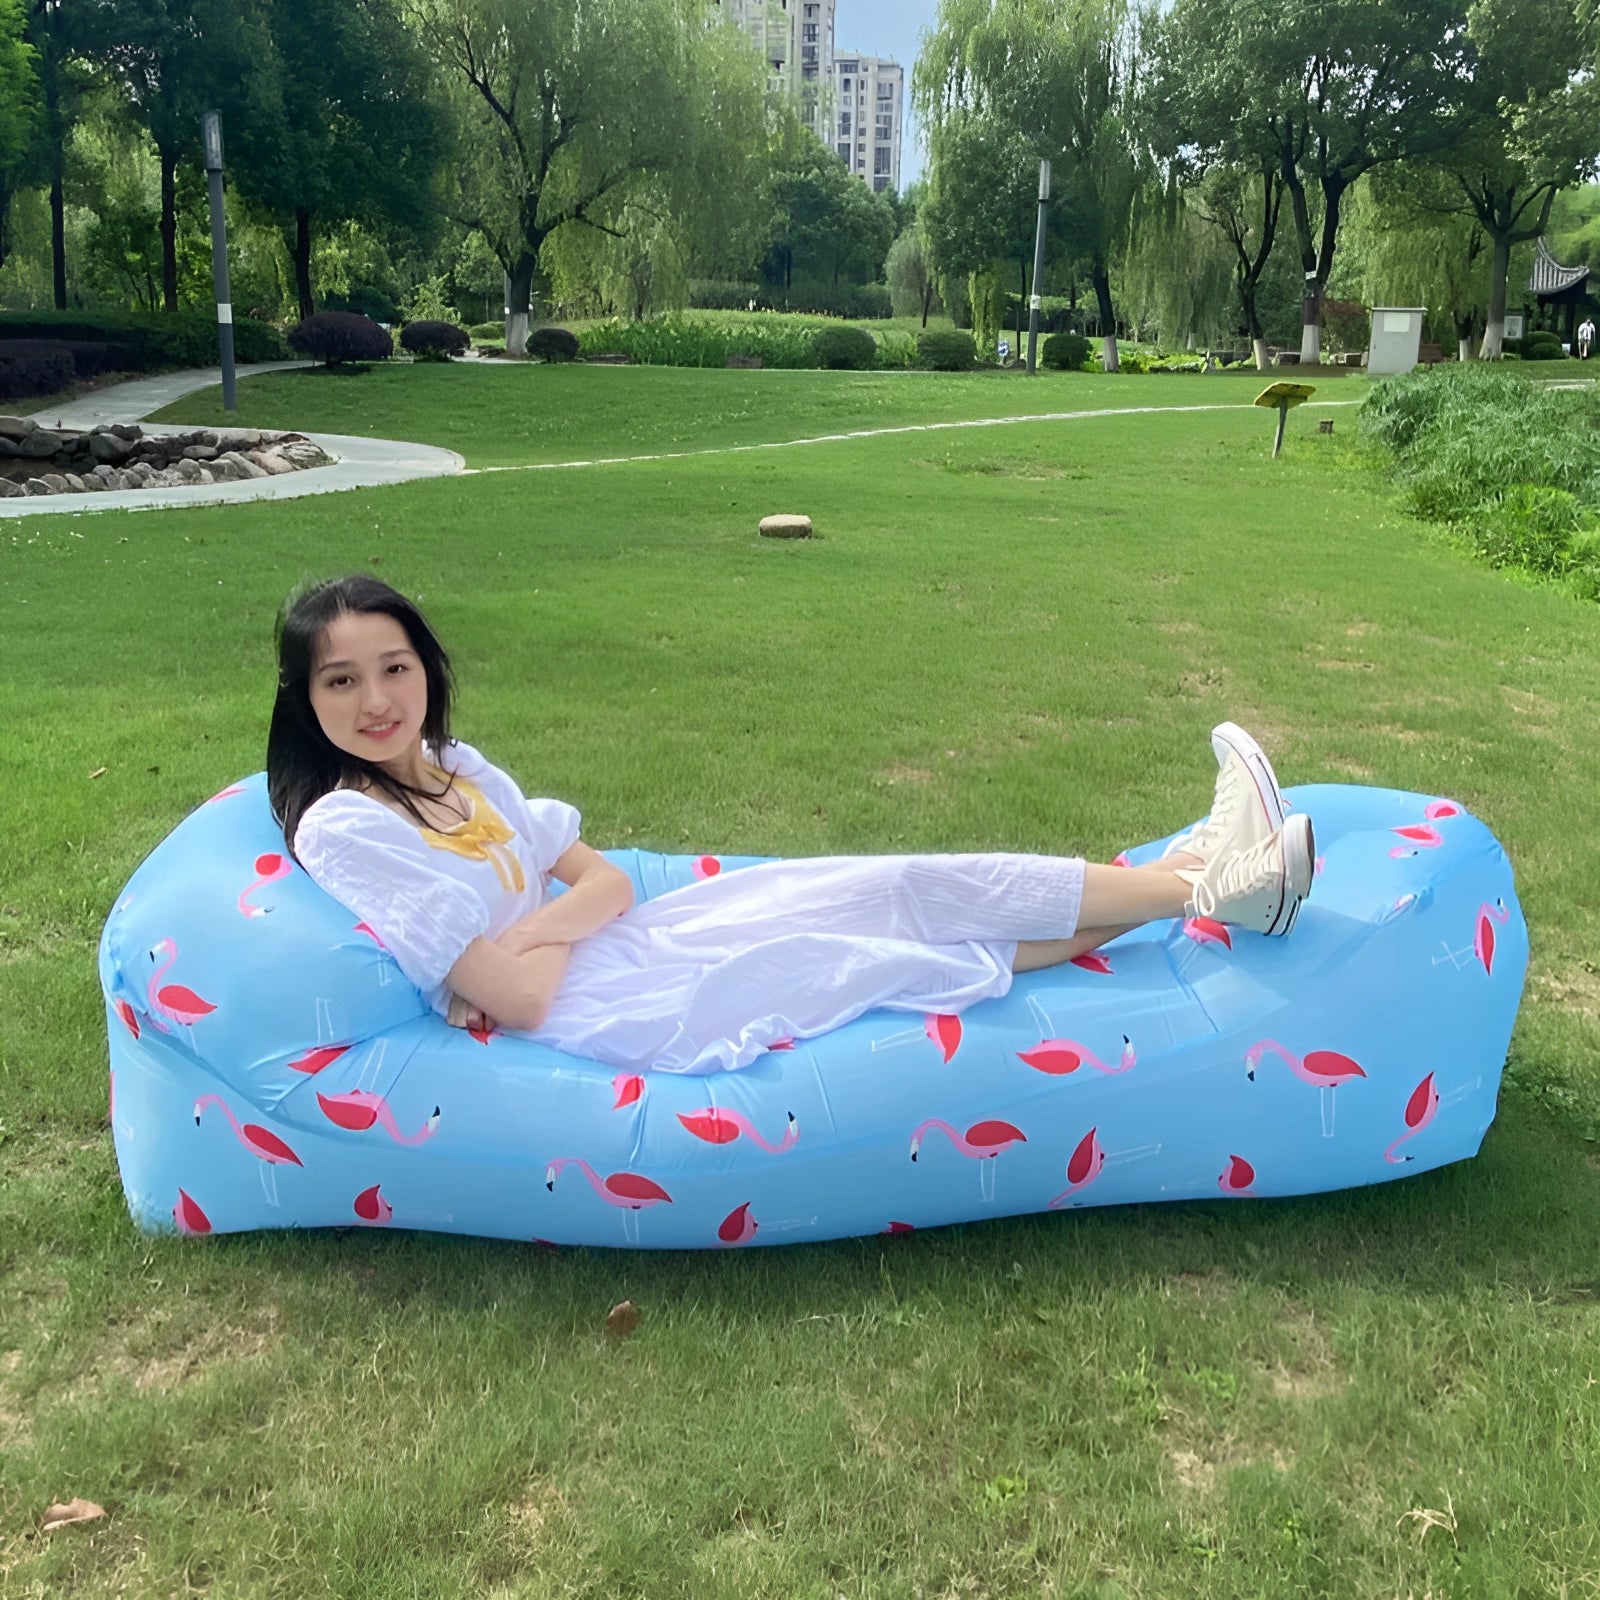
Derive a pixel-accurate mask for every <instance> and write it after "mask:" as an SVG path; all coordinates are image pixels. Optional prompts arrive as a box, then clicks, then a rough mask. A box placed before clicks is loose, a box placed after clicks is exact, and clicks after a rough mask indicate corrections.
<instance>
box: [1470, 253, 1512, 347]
mask: <svg viewBox="0 0 1600 1600" xmlns="http://www.w3.org/2000/svg"><path fill="white" fill-rule="evenodd" d="M1510 267H1511V240H1510V239H1509V238H1508V237H1507V236H1506V235H1505V234H1501V235H1500V236H1499V237H1498V238H1496V239H1495V241H1494V253H1493V254H1492V255H1491V256H1490V258H1489V320H1488V323H1487V325H1486V326H1485V327H1484V330H1483V346H1482V348H1481V349H1480V350H1479V351H1478V354H1479V355H1480V356H1481V357H1482V358H1483V359H1484V360H1485V361H1498V360H1499V359H1500V350H1501V346H1502V345H1503V344H1504V342H1505V336H1506V274H1507V272H1508V271H1509V270H1510Z"/></svg>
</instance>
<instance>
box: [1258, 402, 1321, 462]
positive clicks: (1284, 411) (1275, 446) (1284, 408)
mask: <svg viewBox="0 0 1600 1600" xmlns="http://www.w3.org/2000/svg"><path fill="white" fill-rule="evenodd" d="M1316 392H1317V386H1316V384H1314V383H1273V384H1269V385H1268V386H1267V387H1266V388H1265V389H1263V390H1262V391H1261V393H1260V394H1258V395H1257V396H1256V398H1255V402H1254V403H1255V404H1256V405H1258V406H1266V407H1267V408H1268V409H1269V410H1275V411H1276V412H1277V413H1278V437H1277V438H1276V439H1274V440H1273V441H1272V459H1273V460H1274V461H1276V460H1277V459H1278V452H1279V451H1280V450H1281V449H1282V448H1283V425H1284V423H1285V422H1287V421H1288V420H1289V412H1290V410H1291V408H1292V407H1294V406H1303V405H1304V404H1305V403H1306V401H1307V400H1309V399H1310V398H1311V397H1312V395H1314V394H1315V393H1316Z"/></svg>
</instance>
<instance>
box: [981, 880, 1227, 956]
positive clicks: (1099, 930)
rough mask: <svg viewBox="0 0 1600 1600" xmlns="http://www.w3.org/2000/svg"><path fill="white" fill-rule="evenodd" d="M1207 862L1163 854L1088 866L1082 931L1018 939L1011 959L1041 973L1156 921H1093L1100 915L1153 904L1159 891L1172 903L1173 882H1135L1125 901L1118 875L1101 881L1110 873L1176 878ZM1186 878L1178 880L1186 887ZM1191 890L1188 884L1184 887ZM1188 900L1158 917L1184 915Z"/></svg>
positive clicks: (1181, 900) (1080, 918) (1162, 901)
mask: <svg viewBox="0 0 1600 1600" xmlns="http://www.w3.org/2000/svg"><path fill="white" fill-rule="evenodd" d="M1202 864H1203V863H1202V862H1201V859H1200V857H1199V856H1192V855H1185V854H1182V853H1179V854H1177V855H1170V856H1162V857H1161V858H1160V859H1159V860H1156V861H1145V862H1142V863H1141V864H1140V865H1139V866H1137V867H1097V866H1094V865H1092V864H1091V865H1087V866H1085V868H1084V885H1083V901H1082V904H1081V905H1080V907H1079V911H1078V931H1077V932H1076V933H1074V934H1073V935H1072V937H1071V938H1070V939H1022V940H1019V941H1018V943H1017V953H1016V956H1015V957H1014V958H1013V960H1012V963H1011V970H1012V971H1013V972H1037V971H1039V970H1040V969H1041V968H1043V967H1058V966H1060V965H1061V964H1062V963H1063V962H1066V961H1071V960H1072V959H1073V957H1074V956H1081V955H1087V954H1088V952H1089V951H1091V950H1098V949H1099V948H1100V946H1101V945H1103V944H1110V943H1111V941H1112V940H1113V939H1120V938H1121V937H1122V935H1123V934H1125V933H1132V932H1133V930H1134V929H1135V928H1140V927H1143V926H1144V923H1145V922H1151V921H1154V920H1155V917H1151V916H1147V917H1144V918H1143V919H1142V920H1141V921H1138V922H1112V923H1105V922H1101V921H1098V920H1093V918H1095V917H1100V916H1105V915H1108V914H1115V911H1116V909H1117V908H1118V907H1119V906H1121V905H1123V904H1127V905H1129V907H1130V908H1131V907H1132V906H1135V905H1137V906H1143V905H1145V904H1147V903H1148V897H1149V896H1150V895H1151V894H1154V895H1155V896H1156V898H1157V901H1158V902H1159V903H1160V904H1162V905H1166V906H1168V907H1170V905H1171V899H1172V893H1173V887H1174V886H1173V885H1171V884H1170V883H1169V884H1167V885H1165V886H1164V885H1162V884H1160V883H1155V884H1148V885H1147V884H1145V883H1143V882H1140V883H1136V884H1135V885H1134V886H1133V894H1132V899H1131V900H1125V899H1124V897H1123V896H1122V894H1121V891H1122V889H1123V885H1120V884H1118V883H1116V882H1115V881H1114V879H1102V878H1101V876H1100V874H1102V873H1111V874H1115V875H1116V876H1117V877H1122V878H1127V877H1128V876H1129V875H1130V874H1132V873H1139V874H1141V875H1142V876H1143V877H1145V878H1167V879H1169V880H1170V879H1171V877H1172V874H1173V873H1175V872H1176V871H1177V870H1178V868H1179V867H1197V866H1201V865H1202ZM1181 882H1182V880H1179V883H1180V885H1181ZM1091 883H1093V884H1094V886H1095V890H1096V894H1095V896H1094V897H1093V898H1091V893H1090V885H1091ZM1183 887H1184V888H1185V889H1186V888H1187V886H1186V885H1183ZM1184 903H1185V899H1184V898H1183V897H1180V898H1179V901H1178V905H1177V909H1176V910H1172V909H1167V910H1163V911H1159V912H1157V913H1156V916H1161V917H1175V916H1181V915H1182V913H1183V906H1184Z"/></svg>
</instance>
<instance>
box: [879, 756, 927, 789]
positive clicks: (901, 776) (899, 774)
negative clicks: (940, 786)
mask: <svg viewBox="0 0 1600 1600" xmlns="http://www.w3.org/2000/svg"><path fill="white" fill-rule="evenodd" d="M934 777H935V774H934V773H932V772H930V771H929V770H928V769H927V768H926V767H907V766H902V765H901V764H900V763H899V762H896V763H895V764H894V765H893V766H888V767H879V768H878V770H877V772H876V773H875V774H874V775H873V781H874V782H875V783H885V784H888V785H889V786H890V787H893V786H894V785H895V784H899V783H932V782H933V780H934Z"/></svg>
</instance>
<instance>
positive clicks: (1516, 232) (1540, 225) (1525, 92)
mask: <svg viewBox="0 0 1600 1600" xmlns="http://www.w3.org/2000/svg"><path fill="white" fill-rule="evenodd" d="M1467 32H1468V35H1469V37H1470V39H1471V42H1472V45H1473V47H1474V60H1473V62H1472V71H1471V75H1470V78H1469V80H1468V87H1467V91H1466V106H1465V109H1464V113H1463V115H1462V117H1461V119H1460V126H1459V132H1458V136H1457V138H1456V139H1454V140H1452V142H1451V144H1450V146H1449V147H1448V148H1447V149H1446V150H1444V151H1442V152H1440V154H1439V156H1438V157H1437V158H1436V159H1437V164H1438V165H1439V166H1440V167H1441V168H1442V169H1443V170H1444V171H1446V172H1448V173H1449V174H1450V176H1451V177H1452V178H1453V179H1454V187H1455V188H1456V190H1457V198H1456V203H1455V204H1454V205H1453V206H1451V207H1450V208H1449V209H1452V210H1455V211H1457V212H1460V213H1462V214H1464V215H1467V216H1470V217H1472V218H1473V219H1474V220H1475V221H1476V223H1477V225H1478V227H1479V228H1481V229H1482V230H1483V235H1484V237H1485V238H1487V239H1488V241H1489V246H1490V251H1491V258H1490V267H1489V309H1488V316H1487V320H1486V326H1485V328H1484V336H1483V348H1482V350H1481V352H1480V354H1481V355H1482V356H1483V357H1484V358H1485V359H1486V360H1494V359H1497V358H1498V357H1499V355H1500V351H1501V341H1502V340H1503V338H1504V336H1505V316H1506V278H1507V275H1508V269H1509V267H1510V262H1511V250H1512V247H1513V246H1514V245H1516V244H1519V243H1523V242H1526V241H1528V240H1531V239H1537V238H1538V237H1539V236H1540V235H1541V234H1542V233H1543V232H1544V231H1545V227H1546V225H1547V224H1548V222H1549V220H1550V207H1551V203H1552V202H1553V201H1554V199H1555V196H1556V192H1557V191H1558V190H1559V189H1561V188H1563V187H1564V186H1567V185H1570V184H1572V183H1575V182H1576V181H1577V180H1578V179H1579V178H1581V177H1584V176H1586V175H1589V174H1592V173H1593V171H1594V170H1595V164H1596V151H1597V148H1600V140H1597V139H1596V135H1595V129H1596V126H1597V125H1600V95H1597V93H1596V81H1595V79H1594V76H1593V74H1592V73H1591V72H1589V71H1587V70H1586V68H1587V67H1588V63H1587V61H1586V60H1585V55H1586V49H1585V47H1586V45H1587V43H1588V41H1587V40H1586V39H1585V37H1584V32H1583V29H1582V27H1581V25H1580V21H1579V18H1578V16H1577V15H1576V13H1575V12H1574V9H1573V6H1572V4H1571V0H1514V3H1513V0H1474V3H1473V4H1471V5H1470V6H1469V7H1468V9H1467Z"/></svg>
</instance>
